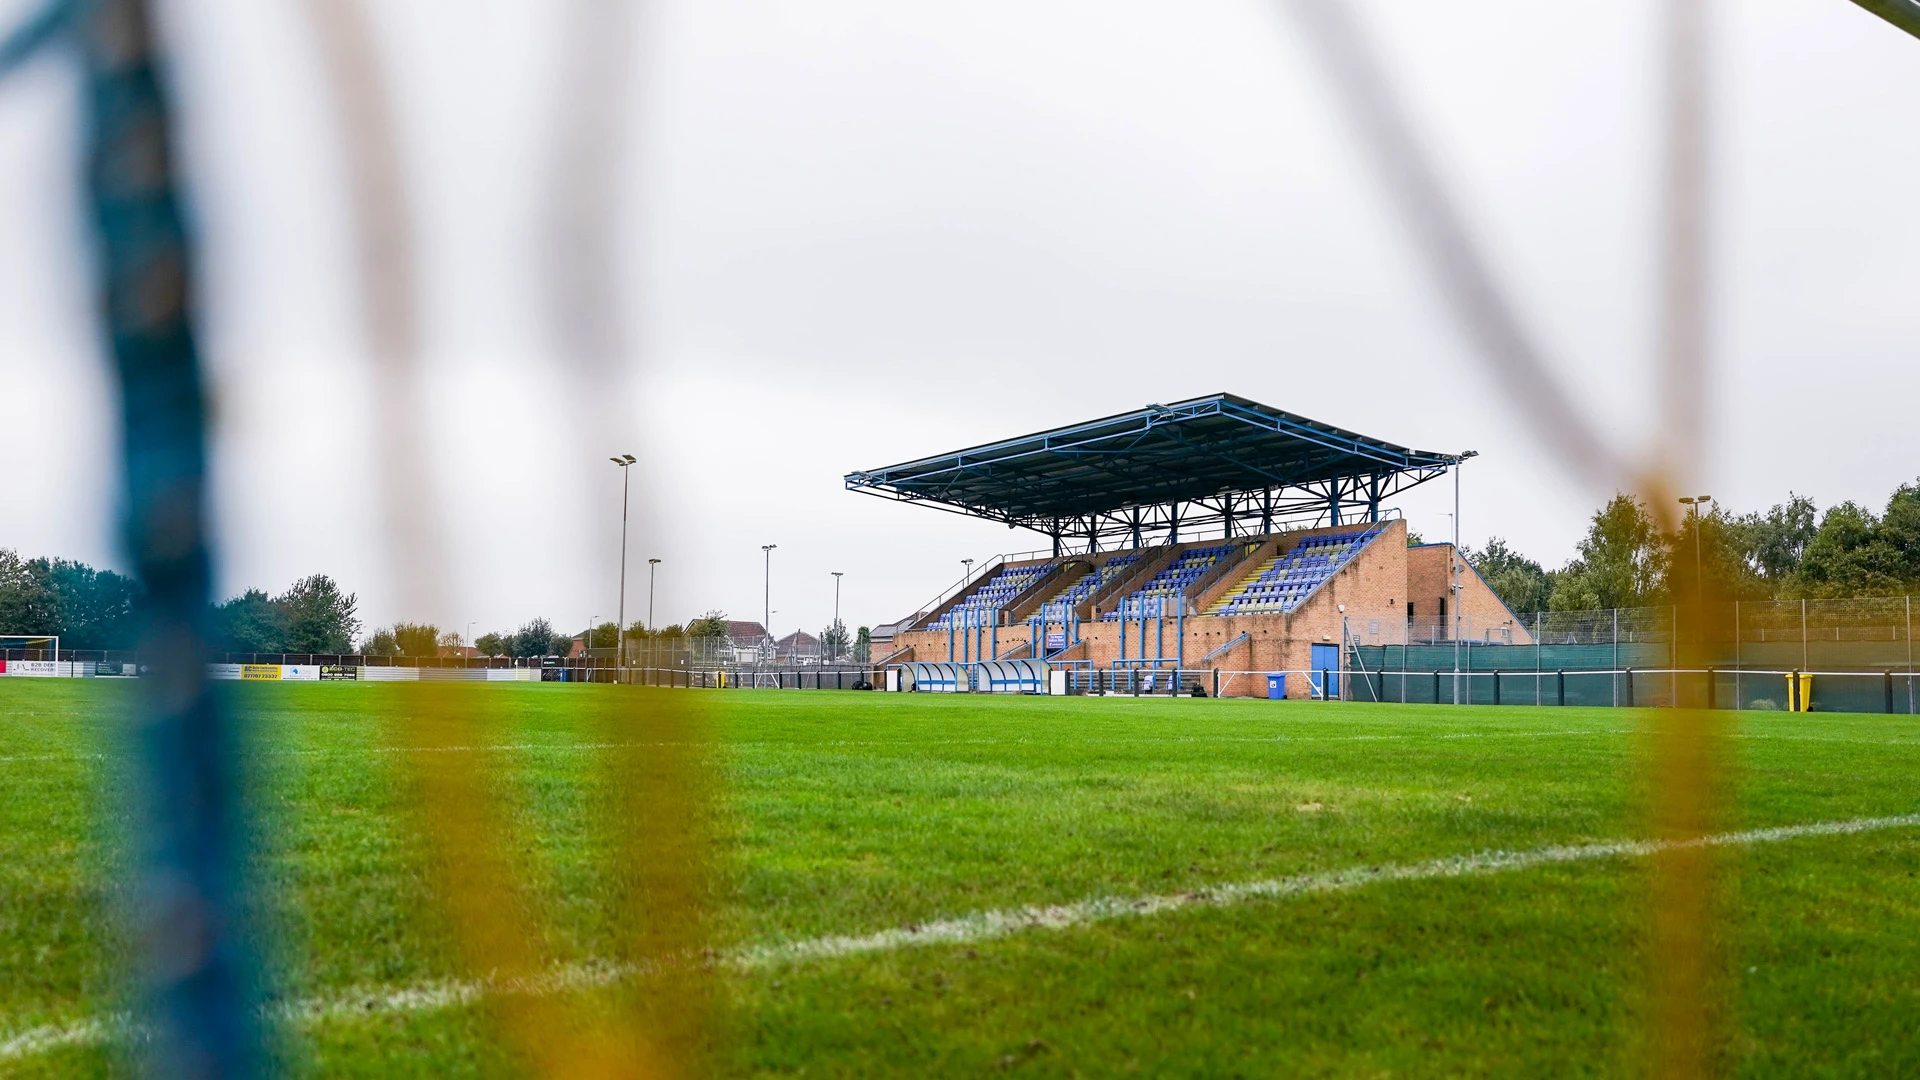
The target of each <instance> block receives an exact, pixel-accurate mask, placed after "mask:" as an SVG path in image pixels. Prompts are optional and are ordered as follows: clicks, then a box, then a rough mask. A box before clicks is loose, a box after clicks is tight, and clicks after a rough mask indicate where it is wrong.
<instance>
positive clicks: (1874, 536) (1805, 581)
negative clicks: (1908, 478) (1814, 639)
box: [1787, 484, 1920, 597]
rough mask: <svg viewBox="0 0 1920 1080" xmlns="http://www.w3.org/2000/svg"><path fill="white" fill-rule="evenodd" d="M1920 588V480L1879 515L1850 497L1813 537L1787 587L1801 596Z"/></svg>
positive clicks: (1827, 516) (1832, 511) (1885, 592)
mask: <svg viewBox="0 0 1920 1080" xmlns="http://www.w3.org/2000/svg"><path fill="white" fill-rule="evenodd" d="M1916 587H1920V485H1915V484H1902V485H1900V487H1899V488H1897V489H1895V491H1894V493H1893V497H1892V498H1890V499H1888V500H1887V512H1886V514H1885V515H1884V516H1882V517H1875V516H1874V515H1873V513H1872V512H1871V511H1869V510H1867V509H1866V508H1865V507H1862V506H1860V505H1859V504H1857V503H1853V502H1844V503H1841V504H1840V505H1839V506H1835V507H1832V508H1831V509H1829V510H1828V511H1827V512H1826V514H1825V515H1824V516H1822V517H1821V519H1820V528H1819V531H1818V532H1816V533H1815V534H1814V536H1813V539H1812V540H1810V541H1808V542H1807V547H1806V551H1805V552H1804V553H1803V554H1802V555H1801V558H1800V565H1799V568H1798V569H1797V570H1796V571H1795V572H1794V575H1793V578H1792V579H1791V581H1790V582H1789V583H1788V589H1787V591H1788V592H1789V593H1791V594H1793V595H1796V596H1809V597H1830V596H1895V595H1899V594H1901V593H1905V592H1910V591H1912V590H1913V589H1914V588H1916Z"/></svg>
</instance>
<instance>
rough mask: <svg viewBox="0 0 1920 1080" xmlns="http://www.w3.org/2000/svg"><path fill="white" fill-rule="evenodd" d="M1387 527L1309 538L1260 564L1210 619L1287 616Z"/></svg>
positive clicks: (1210, 611)
mask: <svg viewBox="0 0 1920 1080" xmlns="http://www.w3.org/2000/svg"><path fill="white" fill-rule="evenodd" d="M1383 528H1384V526H1380V525H1374V526H1369V527H1367V528H1364V529H1355V530H1353V531H1351V532H1338V533H1329V534H1326V535H1323V536H1309V537H1307V538H1306V539H1305V540H1303V541H1301V542H1300V544H1299V546H1297V547H1295V548H1294V549H1293V550H1292V551H1290V552H1287V553H1286V554H1284V555H1276V556H1274V557H1273V558H1271V559H1268V560H1266V561H1265V562H1263V563H1261V564H1260V566H1258V567H1257V568H1255V570H1254V571H1253V573H1251V574H1248V575H1247V577H1246V579H1245V580H1243V581H1241V582H1240V583H1239V584H1238V585H1235V586H1234V587H1233V588H1232V589H1230V590H1228V591H1227V593H1226V595H1224V596H1222V597H1220V599H1219V600H1217V601H1215V602H1214V604H1213V606H1212V607H1210V608H1208V609H1207V614H1209V615H1257V614H1277V613H1278V614H1284V613H1286V612H1290V611H1292V610H1293V609H1294V608H1296V607H1299V606H1300V604H1301V602H1302V601H1304V600H1306V598H1307V596H1308V595H1309V594H1311V593H1312V592H1313V590H1315V589H1317V588H1319V587H1320V583H1321V582H1323V581H1325V580H1327V579H1328V578H1330V577H1332V576H1333V575H1334V574H1335V573H1336V572H1337V571H1338V570H1339V569H1340V568H1341V567H1342V566H1345V565H1346V563H1347V561H1348V560H1349V559H1351V558H1353V556H1354V555H1356V554H1358V553H1359V551H1360V549H1361V548H1363V547H1365V546H1366V544H1367V542H1368V541H1369V540H1372V539H1373V538H1374V537H1375V536H1377V535H1379V533H1380V532H1381V531H1382V529H1383Z"/></svg>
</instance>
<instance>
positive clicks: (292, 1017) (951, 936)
mask: <svg viewBox="0 0 1920 1080" xmlns="http://www.w3.org/2000/svg"><path fill="white" fill-rule="evenodd" d="M1913 827H1920V814H1902V815H1899V816H1896V817H1877V818H1855V819H1853V820H1851V821H1824V822H1815V823H1813V824H1810V825H1782V826H1778V827H1775V828H1770V829H1748V830H1746V831H1744V832H1733V833H1719V834H1716V835H1713V836H1705V837H1701V838H1700V839H1698V840H1688V841H1661V840H1615V841H1609V842H1605V843H1598V844H1555V845H1551V846H1548V847H1542V848H1534V849H1532V850H1529V851H1486V852H1478V853H1475V854H1472V855H1454V856H1448V857H1446V858H1441V859H1430V860H1427V861H1425V862H1416V863H1387V864H1383V865H1380V866H1355V867H1349V868H1347V869H1345V870H1327V871H1321V872H1319V873H1312V874H1295V875H1292V876H1290V877H1283V878H1270V879H1267V880H1264V881H1243V882H1229V883H1224V884H1220V885H1209V886H1206V887H1204V888H1200V889H1195V890H1192V891H1190V892H1184V893H1166V894H1160V895H1146V896H1134V897H1119V896H1103V897H1094V898H1092V899H1088V900H1081V901H1078V902H1076V903H1071V904H1045V905H1036V906H1031V907H1021V908H1007V909H1001V910H997V911H981V912H975V913H973V914H971V915H962V916H960V917H958V918H952V919H939V920H935V921H933V922H926V923H917V924H914V925H910V926H902V927H895V928H892V929H888V930H881V931H878V932H876V933H871V934H858V935H832V936H828V937H817V938H807V939H804V940H801V941H787V942H774V943H770V944H765V945H750V946H746V947H744V948H739V949H734V950H731V951H729V952H727V953H726V954H724V955H723V958H722V962H723V963H725V964H726V965H727V966H728V967H731V968H734V969H735V970H739V971H755V970H758V969H761V968H768V967H776V966H780V965H785V964H795V963H804V962H806V961H809V960H830V959H836V958H840V957H847V956H860V955H867V954H871V953H882V952H892V951H894V950H896V949H909V948H920V947H925V946H931V945H966V944H972V943H976V942H983V941H992V940H995V939H998V938H1004V937H1010V936H1012V935H1014V934H1018V933H1022V932H1025V931H1029V930H1068V929H1072V928H1074V927H1076V926H1086V925H1089V924H1091V923H1097V922H1106V921H1110V920H1113V919H1122V918H1129V917H1135V916H1147V915H1159V914H1163V913H1165V912H1170V911H1179V910H1181V909H1183V908H1192V907H1228V906H1231V905H1234V904H1242V903H1246V902H1247V901H1250V900H1270V899H1280V898H1285V897H1290V896H1309V895H1317V894H1323V893H1335V892H1349V891H1352V890H1354V889H1359V888H1363V887H1365V886H1368V885H1374V884H1378V883H1381V882H1392V881H1432V880H1438V879H1444V878H1459V877H1478V876H1483V875H1487V874H1496V873H1501V872H1504V871H1509V870H1526V869H1530V868H1533V867H1537V866H1551V865H1558V864H1567V863H1580V862H1593V861H1597V860H1602V859H1616V858H1637V857H1643V856H1647V855H1654V854H1658V853H1660V852H1662V851H1670V850H1674V849H1677V848H1685V847H1730V846H1736V845H1744V844H1765V843H1773V842H1777V841H1781V840H1797V839H1802V838H1805V837H1813V836H1848V835H1853V834H1857V833H1867V832H1878V831H1881V830H1885V829H1902V828H1913ZM635 970H636V969H635V968H634V966H633V965H630V964H615V963H608V962H595V963H585V964H569V965H565V966H561V967H557V968H554V969H553V970H551V971H549V972H547V973H545V974H542V975H539V976H535V977H532V978H525V979H515V980H508V979H439V980H434V981H431V982H423V983H416V984H414V985H412V986H404V987H387V988H370V989H362V990H351V991H347V992H344V993H335V994H331V995H323V996H316V997H311V998H306V999H303V1000H299V1001H292V1002H286V1003H283V1004H279V1005H274V1006H269V1007H268V1008H267V1009H266V1015H267V1017H268V1018H269V1019H270V1020H273V1021H276V1022H279V1023H286V1024H291V1025H293V1026H296V1027H315V1026H320V1025H323V1024H328V1023H334V1022H339V1021H347V1020H354V1019H359V1018H363V1017H371V1016H383V1015H395V1014H405V1013H425V1012H436V1011H438V1010H441V1009H447V1008H452V1007H455V1006H459V1005H466V1004H470V1003H472V1002H475V1001H478V1000H480V999H481V998H483V997H486V996H488V995H490V994H558V993H570V992H575V991H580V990H590V989H594V988H597V987H603V986H609V985H612V984H614V983H617V982H620V981H622V980H624V979H627V978H630V977H631V976H632V975H633V974H634V973H635ZM140 1034H141V1030H140V1028H139V1026H138V1025H136V1024H135V1023H134V1022H133V1019H132V1018H131V1017H130V1016H129V1015H127V1014H125V1013H114V1014H111V1015H108V1016H106V1017H102V1018H98V1019H92V1020H83V1021H79V1022H77V1023H74V1024H68V1025H58V1024H47V1025H43V1026H40V1027H35V1028H30V1029H28V1030H26V1031H23V1032H21V1033H20V1034H18V1035H13V1036H10V1037H8V1038H6V1039H4V1040H0V1061H13V1060H18V1059H20V1058H26V1057H33V1056H35V1055H38V1054H42V1053H46V1052H47V1051H49V1050H54V1049H57V1048H59V1047H63V1046H79V1045H93V1044H96V1043H101V1042H106V1041H108V1040H110V1039H116V1038H130V1037H138V1036H139V1035H140Z"/></svg>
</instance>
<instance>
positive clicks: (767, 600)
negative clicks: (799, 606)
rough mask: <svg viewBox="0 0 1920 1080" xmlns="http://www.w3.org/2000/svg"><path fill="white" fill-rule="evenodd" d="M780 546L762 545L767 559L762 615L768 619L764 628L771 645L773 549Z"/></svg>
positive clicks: (763, 581)
mask: <svg viewBox="0 0 1920 1080" xmlns="http://www.w3.org/2000/svg"><path fill="white" fill-rule="evenodd" d="M779 546H780V545H779V544H761V545H760V553H761V554H762V555H765V556H766V559H767V565H766V576H765V577H764V578H763V579H762V588H763V589H764V592H763V595H762V597H761V600H762V605H763V608H764V611H765V614H764V615H763V616H762V617H763V618H765V619H766V620H767V621H766V625H765V626H764V627H763V629H765V631H766V634H767V642H768V644H769V645H771V644H772V643H773V549H774V548H777V547H779Z"/></svg>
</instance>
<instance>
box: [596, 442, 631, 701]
mask: <svg viewBox="0 0 1920 1080" xmlns="http://www.w3.org/2000/svg"><path fill="white" fill-rule="evenodd" d="M607 460H609V461H611V462H613V463H614V464H615V465H618V466H620V603H619V604H618V605H616V606H615V608H614V610H615V611H617V612H618V613H619V614H617V615H615V616H614V620H615V622H614V630H613V646H614V654H613V655H614V660H615V663H614V666H615V667H625V666H626V663H627V657H626V652H627V650H626V648H625V647H624V646H625V645H626V642H625V641H624V640H623V637H624V635H623V634H622V631H624V630H625V629H626V626H627V501H628V496H629V495H631V494H632V491H633V463H634V462H636V461H638V460H640V459H639V458H636V457H634V456H633V455H632V454H621V455H620V456H619V457H615V458H608V459H607ZM587 645H588V648H589V649H591V648H592V645H593V630H592V629H591V628H589V629H588V630H587ZM617 677H618V676H616V678H617Z"/></svg>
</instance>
